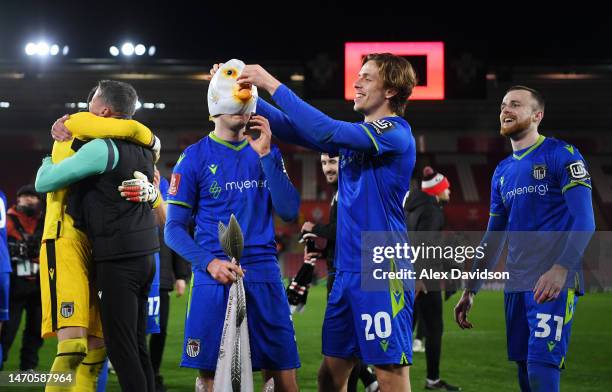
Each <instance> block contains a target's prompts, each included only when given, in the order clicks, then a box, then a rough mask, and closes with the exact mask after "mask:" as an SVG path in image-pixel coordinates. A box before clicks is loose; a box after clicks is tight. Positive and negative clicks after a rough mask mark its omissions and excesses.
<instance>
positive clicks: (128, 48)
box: [121, 42, 134, 56]
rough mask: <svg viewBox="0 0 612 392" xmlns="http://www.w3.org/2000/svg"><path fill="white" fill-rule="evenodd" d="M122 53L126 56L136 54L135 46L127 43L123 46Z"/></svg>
mask: <svg viewBox="0 0 612 392" xmlns="http://www.w3.org/2000/svg"><path fill="white" fill-rule="evenodd" d="M121 53H122V54H123V55H124V56H131V55H133V54H134V44H132V43H131V42H126V43H124V44H123V45H121Z"/></svg>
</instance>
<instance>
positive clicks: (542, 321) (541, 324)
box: [535, 313, 563, 341]
mask: <svg viewBox="0 0 612 392" xmlns="http://www.w3.org/2000/svg"><path fill="white" fill-rule="evenodd" d="M536 317H537V318H538V328H540V329H541V330H540V331H535V337H536V338H547V337H548V336H550V332H551V331H550V326H549V325H548V321H549V320H550V319H551V318H552V319H553V320H554V322H555V324H557V328H556V329H555V340H556V341H560V340H561V332H562V330H563V317H561V316H556V315H555V316H554V317H553V316H552V315H551V314H546V313H538V314H536Z"/></svg>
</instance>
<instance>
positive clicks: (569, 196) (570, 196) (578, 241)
mask: <svg viewBox="0 0 612 392" xmlns="http://www.w3.org/2000/svg"><path fill="white" fill-rule="evenodd" d="M563 197H564V199H565V203H566V204H567V210H568V211H569V213H570V214H571V215H572V227H571V229H570V232H569V234H568V239H567V241H566V242H565V248H564V249H563V253H561V256H560V258H559V260H558V262H557V264H560V265H562V266H563V267H565V268H567V270H568V271H570V272H571V271H575V270H577V269H578V267H579V265H580V260H582V256H583V255H584V250H585V249H586V247H587V246H588V245H589V242H590V241H591V237H592V236H593V232H594V231H595V216H594V215H593V203H592V195H591V188H589V187H586V186H576V187H572V188H571V189H569V190H567V191H566V192H565V193H564V194H563Z"/></svg>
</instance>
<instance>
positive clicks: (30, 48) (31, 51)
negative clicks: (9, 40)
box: [25, 42, 36, 56]
mask: <svg viewBox="0 0 612 392" xmlns="http://www.w3.org/2000/svg"><path fill="white" fill-rule="evenodd" d="M25 53H26V54H27V55H28V56H34V55H35V54H36V44H35V43H34V42H28V44H27V45H26V46H25Z"/></svg>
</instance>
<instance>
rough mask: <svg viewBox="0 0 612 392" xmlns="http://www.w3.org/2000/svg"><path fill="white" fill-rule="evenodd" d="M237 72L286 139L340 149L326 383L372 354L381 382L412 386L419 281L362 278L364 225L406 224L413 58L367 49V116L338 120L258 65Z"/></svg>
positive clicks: (322, 376)
mask: <svg viewBox="0 0 612 392" xmlns="http://www.w3.org/2000/svg"><path fill="white" fill-rule="evenodd" d="M238 81H239V82H243V83H252V84H254V85H256V86H257V87H260V88H263V89H265V90H267V91H268V92H269V93H270V95H271V96H272V99H273V100H274V102H275V103H276V104H277V105H278V107H279V108H280V110H279V109H277V108H275V107H274V106H272V105H270V104H268V103H266V102H265V101H263V100H261V102H260V104H259V105H258V108H257V112H258V114H261V115H263V116H264V117H266V118H268V119H269V120H270V124H271V126H272V131H273V132H274V135H275V136H277V137H279V138H280V139H281V140H283V141H286V142H289V143H294V144H299V145H302V146H304V147H307V148H311V149H314V150H316V151H320V152H326V153H329V154H331V155H334V156H336V155H339V156H340V169H339V179H338V222H337V238H336V244H337V246H336V258H335V259H336V268H337V273H336V280H335V282H334V285H333V287H332V290H331V292H330V296H329V301H328V304H327V309H326V312H325V319H324V322H323V342H322V351H323V355H324V358H323V362H322V364H321V368H320V370H319V375H318V381H319V388H320V390H334V391H335V390H343V389H345V388H346V384H347V381H348V378H349V375H350V373H351V369H352V368H353V366H354V365H355V358H360V359H361V360H363V361H364V362H365V363H368V364H373V365H374V366H375V369H376V377H377V379H378V382H379V387H380V390H381V391H408V390H410V379H409V368H408V365H410V364H411V361H412V347H411V345H412V308H413V297H414V295H413V290H412V289H409V288H408V287H407V286H406V285H402V283H403V282H402V281H397V282H399V283H400V286H399V288H397V286H394V284H393V283H392V282H391V281H389V287H388V289H386V290H385V291H374V290H372V291H368V290H365V289H364V287H362V276H361V274H362V264H361V263H362V260H361V248H362V243H361V234H362V232H366V231H377V232H388V233H389V232H392V233H405V232H406V226H405V221H404V210H403V208H402V202H403V200H404V197H405V196H406V193H407V191H408V188H409V184H410V178H411V175H412V171H413V168H414V163H415V160H416V150H415V142H414V137H413V136H412V132H411V127H410V125H409V124H408V122H407V121H406V120H404V119H403V118H402V117H401V116H402V115H403V114H404V110H405V107H406V104H407V100H408V97H410V95H411V94H412V90H413V88H414V86H415V85H416V75H415V72H414V70H413V68H412V66H411V64H410V63H409V62H408V61H407V60H406V59H404V58H402V57H400V56H395V55H392V54H389V53H382V54H371V55H368V56H366V57H365V58H364V60H363V63H362V68H361V70H360V72H359V75H357V80H356V81H355V83H354V88H355V91H356V97H355V100H354V110H355V111H357V112H359V113H360V114H362V115H363V116H364V121H363V122H356V123H351V122H345V121H338V120H334V119H332V118H330V117H328V116H327V115H325V114H324V113H322V112H320V111H319V110H317V109H315V108H314V107H312V106H310V105H309V104H307V103H306V102H304V101H303V100H301V99H300V98H299V97H298V96H297V95H296V94H295V93H293V92H292V91H291V90H290V89H289V88H288V87H287V86H285V85H283V84H281V83H280V82H279V81H278V80H277V79H276V78H274V77H273V76H272V75H270V74H269V73H268V72H267V71H266V70H265V69H263V68H262V67H261V66H259V65H247V66H246V68H245V69H244V71H243V72H242V75H241V76H240V77H239V78H238Z"/></svg>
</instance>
